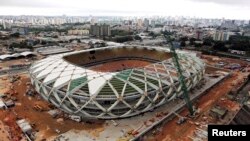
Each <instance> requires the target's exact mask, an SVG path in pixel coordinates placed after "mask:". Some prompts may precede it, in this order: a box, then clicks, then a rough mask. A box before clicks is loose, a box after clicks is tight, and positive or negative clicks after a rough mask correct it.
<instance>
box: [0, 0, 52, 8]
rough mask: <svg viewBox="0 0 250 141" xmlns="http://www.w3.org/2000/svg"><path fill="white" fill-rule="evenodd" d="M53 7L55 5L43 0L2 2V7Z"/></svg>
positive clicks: (3, 0)
mask: <svg viewBox="0 0 250 141" xmlns="http://www.w3.org/2000/svg"><path fill="white" fill-rule="evenodd" d="M1 6H2V7H52V6H55V5H52V4H49V3H47V1H42V0H1V1H0V7H1Z"/></svg>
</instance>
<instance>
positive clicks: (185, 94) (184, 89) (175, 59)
mask: <svg viewBox="0 0 250 141" xmlns="http://www.w3.org/2000/svg"><path fill="white" fill-rule="evenodd" d="M164 37H165V38H166V40H167V42H168V43H169V44H170V52H171V54H172V57H173V62H174V65H175V67H176V69H177V72H178V76H179V77H178V79H179V81H180V84H181V90H182V92H183V97H184V99H185V102H186V104H187V108H188V110H189V113H190V116H193V115H194V109H193V105H192V103H191V101H190V98H189V94H188V90H187V86H186V83H185V81H184V76H183V74H182V69H181V67H180V63H179V58H178V55H177V54H176V51H175V47H174V45H173V39H171V38H170V35H166V34H164Z"/></svg>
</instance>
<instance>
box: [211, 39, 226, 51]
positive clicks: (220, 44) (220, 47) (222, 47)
mask: <svg viewBox="0 0 250 141" xmlns="http://www.w3.org/2000/svg"><path fill="white" fill-rule="evenodd" d="M213 49H214V50H217V51H224V52H226V51H228V48H226V47H225V43H224V42H222V41H217V42H215V44H214V46H213Z"/></svg>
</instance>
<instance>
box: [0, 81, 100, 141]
mask: <svg viewBox="0 0 250 141" xmlns="http://www.w3.org/2000/svg"><path fill="white" fill-rule="evenodd" d="M26 82H29V78H28V77H22V79H21V83H20V82H18V81H17V82H15V83H14V85H13V86H14V90H15V91H17V92H18V94H16V95H14V96H15V97H16V98H17V102H16V106H15V107H12V108H10V109H9V110H8V111H7V110H1V111H0V119H6V121H5V122H4V123H5V124H7V125H8V126H10V129H11V130H10V132H11V134H12V136H11V137H12V139H13V140H19V139H20V138H21V134H22V133H21V130H20V129H19V128H18V127H17V125H16V123H15V122H16V119H20V118H25V119H27V120H28V121H29V122H30V124H34V129H35V130H37V131H42V132H43V133H44V138H48V137H51V136H54V135H57V133H56V132H55V130H56V129H58V130H59V131H60V132H61V133H64V132H67V131H69V130H71V129H77V130H92V129H99V128H102V127H103V123H102V122H99V123H93V124H87V123H77V122H74V121H71V120H67V119H64V120H63V121H62V122H57V121H56V119H54V118H52V117H51V116H50V115H49V114H48V113H47V111H44V112H39V111H36V110H34V109H33V106H34V105H35V104H39V105H40V106H41V107H43V108H44V109H49V105H48V103H47V102H46V101H44V100H42V99H41V100H39V99H37V98H36V97H28V96H26V95H25V92H26V87H27V86H26Z"/></svg>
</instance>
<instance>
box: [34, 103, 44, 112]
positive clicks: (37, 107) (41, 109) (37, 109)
mask: <svg viewBox="0 0 250 141" xmlns="http://www.w3.org/2000/svg"><path fill="white" fill-rule="evenodd" d="M33 109H34V110H36V111H39V112H43V111H44V109H43V108H42V107H41V106H40V105H37V104H36V105H35V106H34V107H33Z"/></svg>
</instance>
